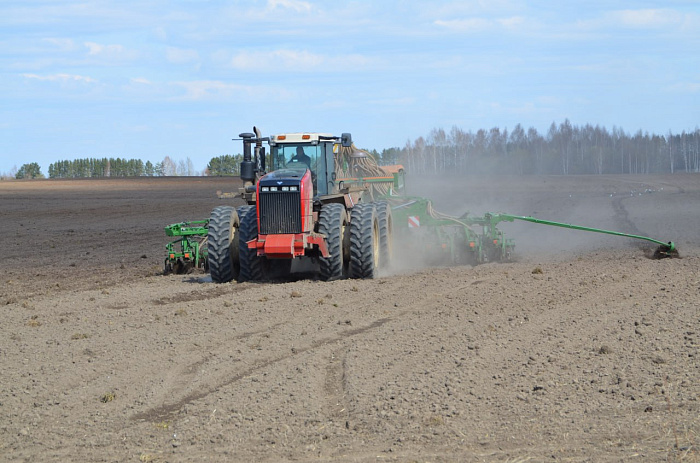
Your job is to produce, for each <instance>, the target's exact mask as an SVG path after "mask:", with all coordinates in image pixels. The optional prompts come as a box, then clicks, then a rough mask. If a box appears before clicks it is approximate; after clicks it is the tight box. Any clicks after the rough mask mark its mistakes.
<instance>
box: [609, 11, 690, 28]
mask: <svg viewBox="0 0 700 463" xmlns="http://www.w3.org/2000/svg"><path fill="white" fill-rule="evenodd" d="M612 18H613V19H614V20H617V21H619V22H620V23H621V24H622V25H624V26H627V27H634V28H643V29H646V28H658V27H666V26H669V25H673V24H680V23H681V22H682V21H683V15H681V14H680V13H678V12H677V11H674V10H669V9H645V10H621V11H616V12H614V13H612Z"/></svg>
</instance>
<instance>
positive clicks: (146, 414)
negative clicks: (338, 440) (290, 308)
mask: <svg viewBox="0 0 700 463" xmlns="http://www.w3.org/2000/svg"><path fill="white" fill-rule="evenodd" d="M405 313H406V311H404V312H401V313H397V314H396V315H395V316H394V317H391V318H380V319H378V320H375V321H374V322H372V323H370V324H369V325H366V326H362V327H359V328H354V329H351V330H347V331H344V332H342V333H339V334H338V335H336V336H331V337H329V338H326V339H322V340H320V341H317V342H315V343H313V344H312V345H310V346H309V347H304V348H297V349H296V350H295V351H294V352H292V353H291V354H286V355H281V356H279V357H275V358H271V359H268V360H264V361H262V362H258V363H256V364H254V365H252V366H251V367H250V368H247V369H246V370H243V371H241V372H240V373H238V374H236V375H233V376H231V377H229V378H227V379H225V380H224V381H221V382H219V383H218V384H215V385H212V386H210V387H205V388H204V389H203V390H201V391H199V392H192V393H190V394H187V395H186V396H184V397H183V398H181V399H180V400H178V401H176V402H173V403H166V404H163V405H160V406H158V407H154V408H151V409H148V410H146V411H143V412H141V413H136V414H135V415H132V417H131V420H133V421H150V422H154V423H157V422H160V421H164V420H167V419H168V418H172V417H173V416H174V415H175V414H176V413H178V412H179V411H180V410H181V409H182V408H183V407H184V406H185V405H187V404H190V403H192V402H194V401H196V400H199V399H203V398H204V397H206V396H208V395H210V394H213V393H215V392H217V391H218V390H219V389H221V388H222V387H226V386H228V385H231V384H233V383H235V382H237V381H240V380H241V379H243V378H246V377H248V376H250V375H252V374H253V373H255V372H256V371H260V370H263V369H265V368H267V367H269V366H270V365H274V364H276V363H279V362H282V361H284V360H287V359H289V358H292V357H295V356H298V355H299V354H303V353H305V352H310V351H314V350H316V349H318V348H320V347H324V346H327V345H329V344H333V343H336V342H339V341H342V340H344V339H348V338H351V337H354V336H357V335H360V334H363V333H366V332H368V331H371V330H374V329H376V328H380V327H381V326H383V325H384V324H386V323H388V322H390V321H392V320H394V319H395V318H397V317H401V316H403V315H405ZM269 329H270V328H267V329H265V330H264V331H269ZM245 334H247V333H244V334H243V335H241V336H244V335H245ZM250 334H254V333H250ZM197 363H199V361H198V362H195V364H197Z"/></svg>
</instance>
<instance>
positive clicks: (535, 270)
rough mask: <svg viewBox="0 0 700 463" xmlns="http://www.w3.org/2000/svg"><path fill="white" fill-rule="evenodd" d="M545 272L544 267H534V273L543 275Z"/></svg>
mask: <svg viewBox="0 0 700 463" xmlns="http://www.w3.org/2000/svg"><path fill="white" fill-rule="evenodd" d="M543 273H544V272H543V271H542V269H541V268H540V267H535V268H534V269H532V274H533V275H542V274H543Z"/></svg>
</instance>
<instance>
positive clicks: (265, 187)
mask: <svg viewBox="0 0 700 463" xmlns="http://www.w3.org/2000/svg"><path fill="white" fill-rule="evenodd" d="M260 191H266V192H267V191H270V187H269V186H264V187H261V188H260Z"/></svg>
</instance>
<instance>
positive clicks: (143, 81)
mask: <svg viewBox="0 0 700 463" xmlns="http://www.w3.org/2000/svg"><path fill="white" fill-rule="evenodd" d="M131 83H134V84H142V85H151V81H150V80H148V79H144V78H143V77H134V78H132V79H131Z"/></svg>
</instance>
